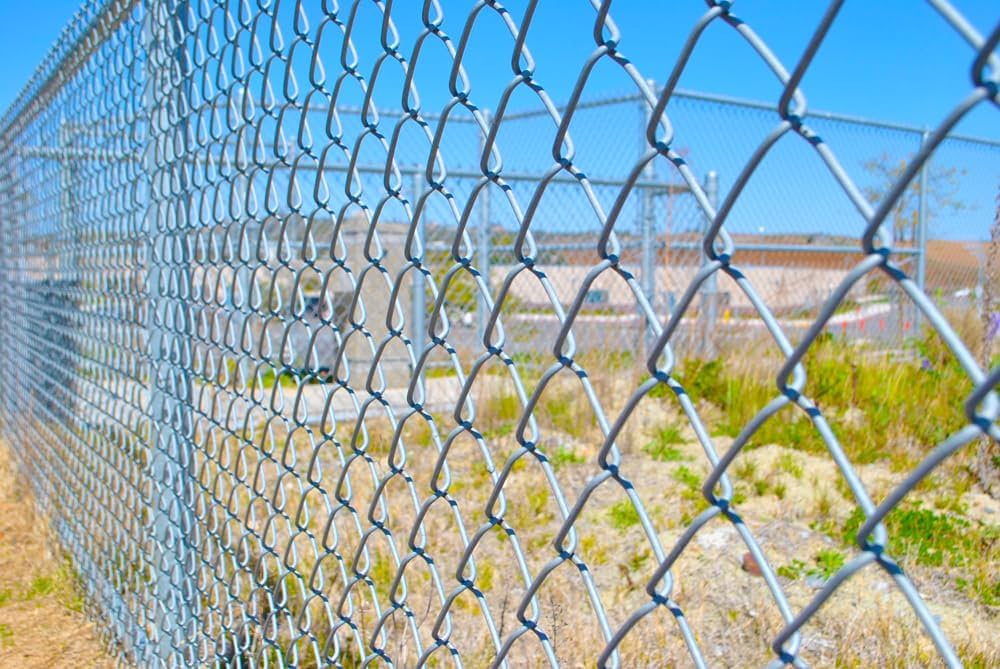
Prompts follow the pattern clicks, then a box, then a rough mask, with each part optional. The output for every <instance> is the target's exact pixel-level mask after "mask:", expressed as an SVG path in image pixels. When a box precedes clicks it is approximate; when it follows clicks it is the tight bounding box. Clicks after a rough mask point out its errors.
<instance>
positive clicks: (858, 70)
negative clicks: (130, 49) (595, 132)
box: [0, 0, 1000, 137]
mask: <svg viewBox="0 0 1000 669" xmlns="http://www.w3.org/2000/svg"><path fill="white" fill-rule="evenodd" d="M79 4H80V3H79V2H78V1H76V0H44V1H40V0H36V1H34V2H24V1H23V0H0V62H2V63H3V77H2V79H0V109H6V108H7V107H8V106H9V104H10V103H11V101H12V100H13V99H14V97H15V96H16V94H17V92H18V91H19V90H20V89H21V87H22V86H23V85H24V83H25V82H26V81H27V79H28V77H29V76H30V75H31V73H32V72H33V71H34V68H35V66H36V65H37V63H38V62H39V61H40V60H41V58H42V57H43V56H44V55H45V53H46V52H47V51H48V49H49V48H50V46H51V45H52V43H53V42H54V41H55V39H56V38H57V37H58V35H59V31H60V30H61V29H62V27H63V25H65V24H66V22H67V21H68V20H69V19H70V17H71V16H72V15H73V13H74V12H75V11H76V9H77V7H78V6H79ZM345 4H346V3H345ZM403 4H405V3H397V6H399V5H403ZM413 4H417V3H416V2H415V0H414V3H413ZM444 4H445V8H446V9H445V11H446V16H450V17H456V16H457V15H458V14H460V13H461V8H462V7H463V6H466V5H468V4H471V2H464V1H461V0H445V2H444ZM509 4H510V7H511V11H512V13H513V14H514V15H515V16H517V15H519V14H520V12H521V7H522V5H523V4H524V3H523V2H517V1H514V2H511V3H509ZM825 4H826V3H823V2H820V1H819V0H815V1H809V2H794V3H792V2H784V3H778V2H737V3H736V4H735V10H736V13H737V14H738V15H739V16H741V17H743V18H744V19H745V20H746V21H747V22H748V23H749V24H750V25H751V26H753V27H754V28H755V29H756V30H757V32H758V33H759V34H761V35H762V36H764V37H765V39H766V40H767V42H768V44H769V45H771V47H772V48H773V49H774V51H775V52H776V53H777V54H778V56H779V57H781V58H782V59H783V60H784V61H785V62H786V63H789V64H791V63H793V62H794V60H795V58H796V57H797V55H798V54H800V53H801V51H802V49H803V47H804V45H805V42H806V39H807V36H808V35H809V34H810V33H811V31H812V28H813V26H815V24H816V23H817V21H818V20H819V18H820V16H821V15H822V13H823V11H824V8H825V7H824V6H825ZM955 4H956V6H957V7H958V8H959V9H960V11H962V12H963V13H964V14H965V16H966V17H967V18H968V19H969V20H970V21H971V22H972V23H973V24H974V25H975V26H976V27H977V28H978V29H979V30H980V32H982V33H984V34H986V33H988V32H989V31H990V30H991V29H992V27H993V26H994V25H995V24H996V22H997V21H998V20H1000V3H997V2H996V1H995V0H964V1H959V2H956V3H955ZM704 8H705V5H704V3H703V2H700V1H699V0H670V1H669V2H667V1H663V2H647V1H645V0H643V1H640V0H618V2H617V3H616V4H615V5H614V6H613V9H612V15H613V16H614V17H615V19H616V21H617V22H618V23H619V26H620V27H621V30H622V35H623V41H622V49H623V50H624V51H625V53H626V54H628V56H629V57H630V58H631V59H632V60H633V61H634V62H635V63H636V64H637V65H638V66H639V68H640V70H641V71H642V72H643V73H648V74H649V75H650V76H653V77H655V78H658V79H663V78H665V77H666V76H667V73H668V71H669V66H670V65H671V64H672V63H673V60H674V55H675V54H676V52H677V50H678V49H679V47H680V44H681V42H682V40H683V39H684V38H685V37H686V34H687V31H688V29H689V27H690V26H691V25H692V23H693V21H694V19H695V17H696V16H697V15H698V14H700V13H701V12H703V11H704ZM592 17H593V10H591V9H590V6H589V3H588V2H586V0H558V1H553V0H543V2H541V3H539V8H538V10H537V18H536V20H535V27H534V31H536V32H537V33H538V34H543V33H544V34H545V35H546V36H551V35H554V34H560V33H561V34H562V35H564V36H565V39H544V40H542V39H538V40H534V41H532V40H530V39H529V45H530V47H531V49H532V51H533V53H534V55H535V58H536V61H537V62H538V69H537V72H538V76H539V79H540V80H541V81H543V83H544V84H545V85H546V86H547V87H548V88H549V90H550V92H551V94H552V95H553V97H554V98H555V99H556V100H561V99H563V98H565V96H566V95H567V94H568V92H569V87H570V85H571V82H572V79H573V78H574V77H575V75H576V72H577V70H578V67H579V63H580V61H581V60H582V58H583V57H584V56H585V55H586V53H587V52H588V51H589V50H590V48H591V46H592V45H591V42H590V41H589V29H590V23H591V21H592ZM494 23H496V22H494ZM445 25H446V27H449V22H448V21H447V20H446V23H445ZM490 27H491V26H486V27H485V29H483V31H482V33H483V35H482V36H483V38H484V39H483V44H484V45H486V46H487V47H490V48H492V47H494V46H497V47H500V48H503V47H504V46H505V43H504V42H503V41H501V39H500V38H499V37H498V36H497V34H496V33H495V32H491V31H490V30H489V28H490ZM477 30H479V29H477ZM400 32H401V33H402V34H403V36H404V39H405V37H406V35H407V33H408V32H410V34H412V31H407V30H406V28H404V27H403V26H402V25H400ZM450 32H451V33H452V34H453V35H456V36H457V33H458V32H460V31H459V30H458V29H457V26H456V25H455V23H454V22H453V23H452V24H451V26H450ZM971 58H972V51H971V50H970V49H968V48H967V47H965V46H964V45H963V44H962V43H961V42H960V40H959V38H958V37H957V35H955V34H954V32H953V31H951V30H949V29H948V28H947V27H946V26H945V25H944V23H943V21H941V20H940V19H939V17H938V16H937V15H936V13H935V12H933V10H931V8H930V7H928V6H927V5H926V4H925V3H924V2H919V1H918V0H880V1H878V2H864V1H857V0H855V1H849V2H847V3H846V6H845V7H844V9H843V10H842V11H841V16H840V18H839V19H838V23H837V24H836V25H835V27H834V29H833V32H832V33H831V35H830V36H829V38H828V40H827V43H826V44H825V45H824V46H823V48H822V49H821V51H820V53H819V56H818V57H817V59H816V62H815V65H814V66H813V68H812V70H811V72H810V75H809V77H808V78H807V79H806V81H805V90H806V92H807V95H808V97H809V100H810V104H811V106H813V107H814V108H816V109H825V110H831V111H840V112H849V113H853V114H860V115H865V116H871V117H874V118H879V119H891V120H896V121H901V122H906V123H914V124H917V125H925V124H928V125H933V124H934V122H935V121H936V120H937V119H939V118H940V117H941V116H942V115H943V114H944V113H945V111H946V110H947V108H948V107H949V106H950V105H951V104H953V102H954V101H955V100H956V99H958V98H959V97H960V96H961V95H962V94H963V93H964V92H965V91H967V90H968V80H969V77H968V71H969V63H970V62H971ZM470 69H471V70H472V72H471V73H470V74H471V75H472V78H473V82H474V85H475V84H476V83H477V81H478V83H479V84H480V86H479V87H480V88H481V87H482V83H483V81H484V79H482V78H480V79H478V80H477V78H476V76H475V74H476V69H477V68H476V67H475V66H473V67H471V68H470ZM488 69H492V68H483V71H484V72H487V70H488ZM493 73H500V74H504V75H506V72H502V71H500V70H498V69H492V72H488V74H487V75H486V76H487V77H489V75H490V74H493ZM597 76H598V79H597V80H595V82H594V83H595V86H594V92H595V93H597V92H598V90H597V89H599V88H604V89H606V90H608V91H613V90H622V89H626V88H627V84H626V82H625V81H624V80H623V79H622V78H621V77H620V76H619V75H617V73H615V72H613V71H611V69H610V68H606V69H605V70H604V71H599V72H598V73H597ZM682 86H684V87H686V88H693V89H699V90H707V91H711V92H717V93H727V94H730V95H736V96H743V97H750V98H755V99H765V100H772V99H774V98H775V97H776V91H777V87H776V86H775V85H774V84H773V80H772V77H771V76H770V75H769V73H767V72H766V71H765V70H764V68H763V67H762V65H761V64H760V63H759V62H758V61H757V59H756V58H754V57H752V56H751V55H750V54H749V51H748V49H747V48H746V47H745V46H744V45H742V44H739V43H738V40H736V39H734V35H733V34H732V31H730V30H726V29H723V27H722V26H718V27H716V28H714V29H710V30H709V32H708V34H706V39H705V41H704V43H703V45H702V46H701V48H700V49H699V52H697V53H696V55H695V58H694V59H693V60H692V62H691V64H690V66H689V69H688V71H687V73H686V75H685V77H684V79H683V81H682ZM424 95H427V93H424ZM986 111H987V110H979V111H978V112H977V113H974V115H973V116H971V117H970V118H969V119H968V120H967V121H966V122H965V123H963V125H962V127H961V128H960V130H961V131H964V132H968V133H972V134H977V135H986V136H990V137H998V136H1000V130H998V124H997V122H996V114H995V113H992V114H991V113H986Z"/></svg>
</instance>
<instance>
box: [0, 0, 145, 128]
mask: <svg viewBox="0 0 1000 669" xmlns="http://www.w3.org/2000/svg"><path fill="white" fill-rule="evenodd" d="M139 2H140V0H87V1H86V2H84V4H83V5H82V6H81V7H80V9H79V10H77V12H76V14H74V15H73V18H72V19H70V21H69V23H67V24H66V26H65V27H64V28H63V29H62V31H61V32H60V33H59V37H57V38H56V40H55V42H54V43H53V44H52V47H51V48H50V49H49V51H48V53H47V54H46V56H45V57H44V58H43V59H42V62H41V63H39V65H38V67H37V68H35V71H34V73H33V74H32V75H31V77H30V78H29V79H28V82H27V83H26V84H25V85H24V87H23V88H22V89H21V91H20V92H19V93H18V94H17V97H15V98H14V101H13V102H12V103H11V105H10V106H9V107H8V108H7V110H6V111H5V112H4V114H3V118H2V119H0V140H2V141H3V142H5V143H6V142H7V141H9V136H10V134H11V131H12V130H14V129H15V128H16V127H18V126H20V127H23V125H24V124H25V123H27V122H28V121H29V120H30V119H31V118H32V117H33V116H34V114H35V112H36V111H37V110H38V109H40V108H41V107H42V104H41V103H42V102H43V101H44V100H45V99H46V98H48V97H50V96H52V95H54V94H55V93H56V92H57V91H58V90H59V89H60V87H61V86H62V85H63V84H64V83H65V82H66V81H68V80H70V79H72V77H73V76H74V75H75V74H76V72H77V70H79V69H80V67H81V66H82V65H83V63H85V62H86V60H87V57H88V56H89V55H90V54H91V53H93V52H94V51H95V50H96V49H97V48H99V47H100V46H101V44H102V43H103V41H104V39H105V38H106V36H107V35H108V34H110V33H113V32H114V30H115V29H116V28H117V27H118V25H119V24H121V22H122V21H123V20H124V18H125V17H126V16H127V15H128V13H129V12H130V11H131V10H132V9H133V8H134V7H135V6H136V5H137V4H138V3H139Z"/></svg>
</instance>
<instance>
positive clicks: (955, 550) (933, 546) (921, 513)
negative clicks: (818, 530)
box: [841, 503, 1000, 606]
mask: <svg viewBox="0 0 1000 669" xmlns="http://www.w3.org/2000/svg"><path fill="white" fill-rule="evenodd" d="M864 519H865V516H864V513H863V512H862V511H861V509H855V510H854V512H853V513H852V514H851V515H850V516H849V517H848V519H847V522H846V523H845V524H844V527H843V532H842V534H841V537H842V539H843V540H844V542H845V543H848V544H853V543H854V540H855V536H856V535H857V533H858V530H859V529H860V528H861V524H862V522H863V521H864ZM885 527H886V531H887V532H888V536H889V540H888V547H887V551H888V552H889V554H891V555H892V556H893V557H896V558H897V559H899V561H900V562H902V563H905V562H911V563H912V564H916V565H920V566H923V567H937V568H940V567H947V568H949V569H951V570H953V571H954V572H955V575H956V585H958V587H959V588H961V589H962V590H964V591H965V592H966V593H967V594H968V595H970V596H974V597H975V598H977V599H979V600H980V601H981V602H983V603H984V604H987V605H989V606H997V605H1000V573H997V572H996V571H995V570H994V569H992V568H991V565H995V564H996V563H997V561H998V560H1000V529H998V528H996V527H992V526H987V525H983V524H981V523H976V524H973V523H972V522H970V521H968V520H965V519H963V518H957V517H955V516H951V515H948V514H942V513H936V512H934V511H932V510H931V509H925V508H923V507H922V506H921V505H920V504H919V503H914V504H912V505H910V506H908V507H905V508H900V509H897V510H895V511H893V512H892V513H890V514H889V515H888V516H887V517H886V519H885Z"/></svg>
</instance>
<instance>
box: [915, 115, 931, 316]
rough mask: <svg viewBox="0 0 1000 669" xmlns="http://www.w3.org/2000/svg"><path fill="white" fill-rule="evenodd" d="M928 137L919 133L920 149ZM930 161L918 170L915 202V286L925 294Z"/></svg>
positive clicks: (916, 311)
mask: <svg viewBox="0 0 1000 669" xmlns="http://www.w3.org/2000/svg"><path fill="white" fill-rule="evenodd" d="M928 137H930V132H929V131H928V130H926V129H925V130H924V131H923V132H922V133H920V148H921V149H923V147H924V145H925V144H926V143H927V139H928ZM929 165H930V159H927V160H925V161H924V164H923V167H921V168H920V185H919V188H920V192H919V194H918V198H919V199H918V201H917V286H918V287H919V288H920V290H921V291H923V292H925V293H926V292H927V170H928V168H929ZM914 312H915V313H914V325H915V326H916V327H917V329H919V327H920V324H921V313H920V310H919V309H914Z"/></svg>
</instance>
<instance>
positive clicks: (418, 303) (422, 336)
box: [410, 169, 428, 381]
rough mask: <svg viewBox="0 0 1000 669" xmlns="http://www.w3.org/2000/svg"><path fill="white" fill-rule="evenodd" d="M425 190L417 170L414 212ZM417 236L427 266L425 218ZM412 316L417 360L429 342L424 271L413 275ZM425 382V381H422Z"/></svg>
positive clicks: (414, 173)
mask: <svg viewBox="0 0 1000 669" xmlns="http://www.w3.org/2000/svg"><path fill="white" fill-rule="evenodd" d="M423 190H424V173H423V171H421V170H419V169H417V170H415V171H414V172H413V210H414V212H416V207H417V200H419V199H420V194H421V193H422V192H423ZM416 226H417V227H416V230H415V231H414V232H415V236H416V241H417V245H418V247H419V248H420V255H421V258H420V263H421V265H423V267H426V266H427V260H428V259H427V246H426V245H427V240H426V238H425V228H426V226H425V225H424V217H423V216H421V217H420V218H419V219H418V220H417V222H416ZM410 309H411V315H412V319H413V324H412V326H411V327H410V336H411V337H412V338H413V354H414V356H416V357H417V358H419V357H420V355H421V354H422V353H423V351H424V346H425V345H426V342H427V287H426V279H425V277H424V273H423V271H422V269H421V270H420V271H418V272H416V273H415V274H414V275H413V297H412V300H411V306H410ZM421 381H423V379H421Z"/></svg>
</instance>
